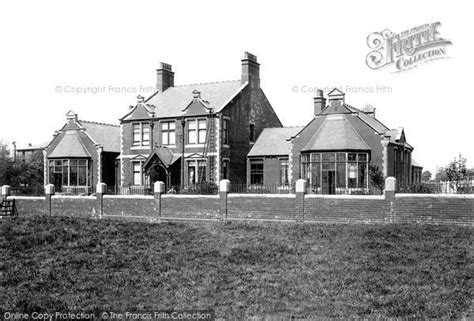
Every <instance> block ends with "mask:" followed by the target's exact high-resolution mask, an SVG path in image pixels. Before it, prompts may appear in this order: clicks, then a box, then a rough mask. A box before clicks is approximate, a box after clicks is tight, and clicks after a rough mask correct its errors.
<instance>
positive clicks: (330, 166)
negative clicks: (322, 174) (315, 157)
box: [323, 163, 335, 170]
mask: <svg viewBox="0 0 474 321" xmlns="http://www.w3.org/2000/svg"><path fill="white" fill-rule="evenodd" d="M323 169H325V170H335V164H334V163H323Z"/></svg>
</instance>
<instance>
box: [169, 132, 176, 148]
mask: <svg viewBox="0 0 474 321" xmlns="http://www.w3.org/2000/svg"><path fill="white" fill-rule="evenodd" d="M169 144H170V145H174V144H176V134H175V132H174V131H173V132H170V140H169Z"/></svg>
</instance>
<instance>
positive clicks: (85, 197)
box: [51, 195, 96, 200]
mask: <svg viewBox="0 0 474 321" xmlns="http://www.w3.org/2000/svg"><path fill="white" fill-rule="evenodd" d="M51 198H56V199H58V198H59V199H60V198H67V199H71V198H72V199H89V200H95V199H96V197H95V196H92V195H88V196H79V195H51Z"/></svg>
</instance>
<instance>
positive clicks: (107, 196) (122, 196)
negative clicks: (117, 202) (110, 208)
mask: <svg viewBox="0 0 474 321" xmlns="http://www.w3.org/2000/svg"><path fill="white" fill-rule="evenodd" d="M103 198H123V199H126V198H132V199H150V200H152V199H154V197H153V196H152V195H108V194H104V196H103Z"/></svg>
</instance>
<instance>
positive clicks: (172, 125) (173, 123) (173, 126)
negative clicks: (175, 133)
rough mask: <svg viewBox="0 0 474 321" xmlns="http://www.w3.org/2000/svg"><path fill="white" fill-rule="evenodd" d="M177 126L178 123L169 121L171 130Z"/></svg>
mask: <svg viewBox="0 0 474 321" xmlns="http://www.w3.org/2000/svg"><path fill="white" fill-rule="evenodd" d="M175 128H176V123H175V122H174V121H172V122H169V129H170V130H175Z"/></svg>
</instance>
